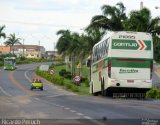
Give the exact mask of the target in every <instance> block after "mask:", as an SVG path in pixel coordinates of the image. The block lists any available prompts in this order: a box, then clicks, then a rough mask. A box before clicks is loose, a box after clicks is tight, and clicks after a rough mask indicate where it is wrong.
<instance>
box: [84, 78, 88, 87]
mask: <svg viewBox="0 0 160 125" xmlns="http://www.w3.org/2000/svg"><path fill="white" fill-rule="evenodd" d="M84 84H85V86H86V87H89V81H88V79H86V80H85V81H84Z"/></svg>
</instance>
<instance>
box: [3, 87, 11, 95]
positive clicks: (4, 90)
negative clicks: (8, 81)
mask: <svg viewBox="0 0 160 125" xmlns="http://www.w3.org/2000/svg"><path fill="white" fill-rule="evenodd" d="M0 90H1V91H2V92H3V93H4V94H5V95H6V96H12V95H10V94H9V93H7V92H6V91H5V90H4V89H3V88H2V87H1V86H0Z"/></svg>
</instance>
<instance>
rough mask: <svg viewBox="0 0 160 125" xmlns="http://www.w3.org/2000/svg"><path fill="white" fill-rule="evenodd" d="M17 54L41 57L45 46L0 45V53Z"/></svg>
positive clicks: (27, 56)
mask: <svg viewBox="0 0 160 125" xmlns="http://www.w3.org/2000/svg"><path fill="white" fill-rule="evenodd" d="M13 52H14V54H15V55H17V56H25V57H26V58H42V57H44V55H45V48H44V47H43V46H38V45H15V46H12V47H10V46H0V53H2V54H8V53H13Z"/></svg>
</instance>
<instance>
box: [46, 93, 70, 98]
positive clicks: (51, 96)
mask: <svg viewBox="0 0 160 125" xmlns="http://www.w3.org/2000/svg"><path fill="white" fill-rule="evenodd" d="M67 95H72V94H59V95H50V96H46V97H49V98H54V97H59V96H67Z"/></svg>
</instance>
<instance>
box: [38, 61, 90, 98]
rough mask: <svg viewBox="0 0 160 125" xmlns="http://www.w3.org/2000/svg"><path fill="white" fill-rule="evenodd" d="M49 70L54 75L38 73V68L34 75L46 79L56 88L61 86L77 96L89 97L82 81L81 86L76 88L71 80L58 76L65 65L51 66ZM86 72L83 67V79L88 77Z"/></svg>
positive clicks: (87, 88)
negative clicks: (52, 71)
mask: <svg viewBox="0 0 160 125" xmlns="http://www.w3.org/2000/svg"><path fill="white" fill-rule="evenodd" d="M50 69H53V70H54V75H50V73H49V72H44V71H40V70H39V69H38V68H37V69H36V73H37V75H39V76H41V77H43V78H45V79H47V80H48V81H50V82H51V83H53V84H56V85H58V86H62V88H64V89H65V90H67V91H72V92H74V93H77V94H79V95H90V94H89V87H88V86H87V85H86V83H85V82H86V81H82V82H81V84H80V85H79V86H77V85H75V84H74V83H73V81H72V80H70V79H67V78H65V77H62V76H60V75H59V72H60V71H61V70H62V69H66V65H65V64H61V65H53V66H51V68H50ZM88 70H89V69H88V68H87V67H86V66H83V77H84V78H86V77H88ZM68 71H71V69H69V70H68ZM78 72H79V69H77V70H76V73H78Z"/></svg>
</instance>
